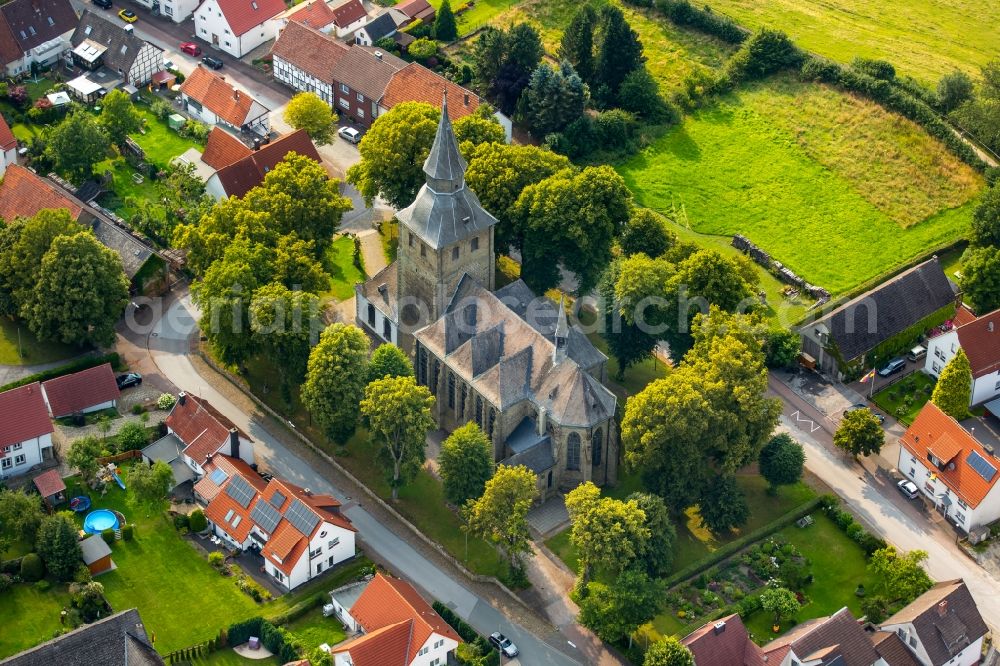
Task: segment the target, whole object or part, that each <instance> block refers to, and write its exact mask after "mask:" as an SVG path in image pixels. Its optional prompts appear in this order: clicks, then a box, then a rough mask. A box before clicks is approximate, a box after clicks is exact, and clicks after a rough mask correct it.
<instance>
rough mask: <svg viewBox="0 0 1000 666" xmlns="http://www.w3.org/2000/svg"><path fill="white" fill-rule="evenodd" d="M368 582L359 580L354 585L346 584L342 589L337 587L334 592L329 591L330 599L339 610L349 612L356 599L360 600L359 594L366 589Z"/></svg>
mask: <svg viewBox="0 0 1000 666" xmlns="http://www.w3.org/2000/svg"><path fill="white" fill-rule="evenodd" d="M368 583H369V581H367V580H359V581H357V582H356V583H348V584H347V585H344V586H343V587H338V588H337V589H336V590H331V592H330V598H331V599H334V600H335V601H336V602H337V603H338V604H340V607H341V608H345V609H347V610H350V609H351V607H352V606H353V605H354V602H356V601H357V600H358V599H360V598H361V594H362V593H363V592H364V591H365V588H366V587H368Z"/></svg>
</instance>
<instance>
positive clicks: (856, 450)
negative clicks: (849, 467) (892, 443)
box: [833, 409, 885, 456]
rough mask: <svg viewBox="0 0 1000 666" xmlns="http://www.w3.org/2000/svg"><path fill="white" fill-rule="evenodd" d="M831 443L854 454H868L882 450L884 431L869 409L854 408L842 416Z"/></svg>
mask: <svg viewBox="0 0 1000 666" xmlns="http://www.w3.org/2000/svg"><path fill="white" fill-rule="evenodd" d="M833 443H834V444H835V445H836V446H837V447H838V448H840V449H843V450H844V451H846V452H848V453H850V454H851V455H854V456H870V455H872V454H873V453H878V452H879V451H881V450H882V446H883V445H884V444H885V431H884V430H882V425H881V424H880V423H879V422H878V419H877V418H876V417H875V413H874V412H873V411H871V410H870V409H855V410H854V411H851V412H847V413H846V414H844V418H843V419H842V420H841V421H840V425H839V426H837V431H836V432H835V433H834V434H833Z"/></svg>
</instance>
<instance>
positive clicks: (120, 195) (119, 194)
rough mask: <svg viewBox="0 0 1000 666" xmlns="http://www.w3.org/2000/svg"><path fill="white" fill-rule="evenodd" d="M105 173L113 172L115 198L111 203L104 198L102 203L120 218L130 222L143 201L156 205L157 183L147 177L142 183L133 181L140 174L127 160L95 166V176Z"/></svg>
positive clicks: (118, 159) (120, 159)
mask: <svg viewBox="0 0 1000 666" xmlns="http://www.w3.org/2000/svg"><path fill="white" fill-rule="evenodd" d="M105 171H110V172H111V178H112V182H113V183H114V185H113V188H114V197H113V198H112V200H110V201H104V199H103V198H102V201H103V202H104V203H105V205H107V206H108V207H109V209H110V210H112V211H114V213H115V214H117V215H118V216H119V217H121V218H122V219H124V220H125V221H128V220H129V218H131V217H132V215H134V214H135V213H136V212H138V210H139V205H138V204H140V203H141V202H143V201H148V202H151V203H153V204H154V205H155V202H156V200H157V196H158V192H157V190H156V183H155V182H154V181H152V180H150V179H149V178H146V177H143V180H142V182H141V183H136V182H135V181H134V180H132V175H133V174H135V173H138V172H137V171H136V170H135V169H134V168H133V167H132V165H130V164H129V163H128V162H126V161H125V158H123V157H116V158H114V159H108V160H103V161H101V162H98V163H97V164H95V165H94V173H95V174H103V173H104V172H105ZM106 196H107V195H106ZM130 199H134V201H129V200H130Z"/></svg>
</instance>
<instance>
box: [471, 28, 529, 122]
mask: <svg viewBox="0 0 1000 666" xmlns="http://www.w3.org/2000/svg"><path fill="white" fill-rule="evenodd" d="M542 54H543V50H542V40H541V37H539V35H538V31H537V30H535V29H534V28H533V27H532V26H530V25H528V24H527V23H517V24H515V25H513V26H511V27H510V28H509V29H508V30H501V29H498V28H492V27H490V28H487V29H485V30H484V31H483V32H482V34H481V35H480V37H479V39H477V40H476V41H475V43H473V45H472V62H473V69H474V71H475V73H476V78H477V79H478V80H479V81H480V82H481V83H482V84H483V86H484V87H485V88H486V89H487V90H488V91H489V97H490V98H491V99H492V100H494V101H495V102H496V103H497V106H499V107H500V110H501V111H503V112H504V113H505V114H507V115H511V114H513V112H514V109H515V106H516V104H517V101H518V100H519V99H520V97H521V92H522V91H523V90H524V89H525V87H526V86H527V85H528V79H529V77H530V76H531V73H532V72H533V71H535V68H536V67H538V63H540V62H541V61H542Z"/></svg>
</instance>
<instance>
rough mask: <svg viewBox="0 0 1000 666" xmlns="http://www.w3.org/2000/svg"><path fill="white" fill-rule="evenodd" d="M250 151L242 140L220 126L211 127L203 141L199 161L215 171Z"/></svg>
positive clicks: (241, 157) (236, 160)
mask: <svg viewBox="0 0 1000 666" xmlns="http://www.w3.org/2000/svg"><path fill="white" fill-rule="evenodd" d="M251 152H252V151H251V150H250V149H249V148H247V147H246V145H244V143H243V142H242V141H240V140H239V139H237V138H236V137H235V136H233V135H232V134H230V133H229V132H227V131H226V130H224V129H222V128H220V127H213V128H212V131H211V132H209V133H208V141H206V142H205V151H204V152H203V153H202V154H201V161H202V162H204V163H205V164H207V165H208V166H210V167H212V168H213V169H215V170H216V171H218V170H219V169H221V168H222V167H226V166H229V165H230V164H232V163H233V162H238V161H239V160H241V159H243V158H244V157H246V156H247V155H249V154H250V153H251Z"/></svg>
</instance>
